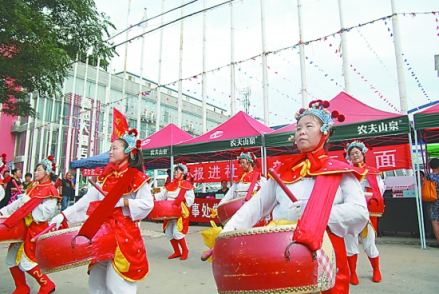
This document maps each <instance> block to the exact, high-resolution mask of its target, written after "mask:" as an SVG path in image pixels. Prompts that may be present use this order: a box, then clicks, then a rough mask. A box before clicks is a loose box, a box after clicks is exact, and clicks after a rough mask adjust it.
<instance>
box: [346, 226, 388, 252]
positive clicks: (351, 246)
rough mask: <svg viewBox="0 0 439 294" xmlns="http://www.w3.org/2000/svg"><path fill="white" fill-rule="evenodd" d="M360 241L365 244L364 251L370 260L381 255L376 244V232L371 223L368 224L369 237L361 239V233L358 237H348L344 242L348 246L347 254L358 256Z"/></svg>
mask: <svg viewBox="0 0 439 294" xmlns="http://www.w3.org/2000/svg"><path fill="white" fill-rule="evenodd" d="M358 239H361V241H362V243H363V250H364V252H365V253H366V254H367V256H369V257H370V258H375V257H377V256H378V255H380V253H379V251H378V248H377V246H376V244H375V230H374V229H373V226H372V224H371V223H370V222H368V223H367V236H366V238H362V237H361V233H360V234H359V235H358V236H355V237H354V236H352V235H346V236H345V237H344V241H345V244H346V253H347V255H348V257H349V256H352V255H355V254H358V253H359V252H360V251H359V249H358Z"/></svg>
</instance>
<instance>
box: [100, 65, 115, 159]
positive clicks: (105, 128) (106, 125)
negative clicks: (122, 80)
mask: <svg viewBox="0 0 439 294" xmlns="http://www.w3.org/2000/svg"><path fill="white" fill-rule="evenodd" d="M112 72H113V61H110V73H109V74H108V85H107V91H106V93H105V114H104V124H103V126H102V129H103V131H104V139H103V141H102V148H103V150H105V151H108V150H109V147H108V146H107V145H108V129H109V127H110V123H109V122H108V121H109V116H110V105H109V104H108V103H109V101H110V96H111V76H112Z"/></svg>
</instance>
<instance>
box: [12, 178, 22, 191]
mask: <svg viewBox="0 0 439 294" xmlns="http://www.w3.org/2000/svg"><path fill="white" fill-rule="evenodd" d="M12 184H14V186H15V188H17V191H18V193H19V194H22V192H21V189H20V187H19V186H18V184H17V182H16V181H15V180H12Z"/></svg>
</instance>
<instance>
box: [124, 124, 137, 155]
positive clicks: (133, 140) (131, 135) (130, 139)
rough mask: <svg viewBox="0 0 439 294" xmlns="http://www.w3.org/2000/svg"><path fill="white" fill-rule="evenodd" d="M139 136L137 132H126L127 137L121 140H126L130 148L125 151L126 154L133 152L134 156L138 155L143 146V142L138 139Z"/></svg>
mask: <svg viewBox="0 0 439 294" xmlns="http://www.w3.org/2000/svg"><path fill="white" fill-rule="evenodd" d="M137 135H138V133H137V130H136V129H131V130H129V131H128V132H126V133H125V135H123V136H122V137H120V138H119V139H121V140H124V141H125V142H127V144H128V147H127V148H126V149H125V153H130V152H132V153H133V154H134V155H136V154H137V152H138V150H139V149H140V147H141V144H142V140H139V139H137Z"/></svg>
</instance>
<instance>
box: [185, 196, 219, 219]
mask: <svg viewBox="0 0 439 294" xmlns="http://www.w3.org/2000/svg"><path fill="white" fill-rule="evenodd" d="M219 202H220V199H212V198H195V202H194V204H192V206H191V207H190V209H189V211H190V217H189V221H190V222H198V223H208V222H210V221H211V220H213V221H215V223H217V224H218V223H221V222H220V220H219V219H218V218H217V217H215V218H211V217H210V214H211V213H212V212H211V211H210V209H209V208H212V209H217V208H218V203H219Z"/></svg>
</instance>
